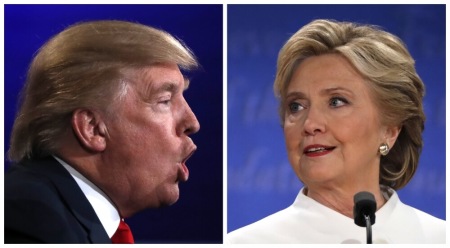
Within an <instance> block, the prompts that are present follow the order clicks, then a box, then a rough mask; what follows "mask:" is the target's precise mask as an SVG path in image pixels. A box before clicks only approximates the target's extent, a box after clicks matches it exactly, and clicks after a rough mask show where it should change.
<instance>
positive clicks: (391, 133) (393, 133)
mask: <svg viewBox="0 0 450 248" xmlns="http://www.w3.org/2000/svg"><path fill="white" fill-rule="evenodd" d="M400 131H402V128H401V127H399V126H392V127H387V129H386V133H385V140H386V142H387V143H388V145H389V147H393V146H394V144H395V142H396V141H397V138H398V135H399V134H400Z"/></svg>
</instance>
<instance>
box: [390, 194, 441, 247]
mask: <svg viewBox="0 0 450 248" xmlns="http://www.w3.org/2000/svg"><path fill="white" fill-rule="evenodd" d="M398 210H400V211H401V212H403V213H404V214H405V215H407V216H405V218H404V221H405V222H404V223H411V225H416V226H417V229H419V230H421V231H420V232H421V233H423V236H424V238H425V240H426V241H427V242H428V243H445V240H446V221H445V220H442V219H439V218H437V217H435V216H433V215H431V214H429V213H426V212H424V211H422V210H419V209H417V208H415V207H412V206H409V205H406V204H404V203H401V204H400V206H399V209H398ZM408 213H409V214H408ZM406 217H407V218H406Z"/></svg>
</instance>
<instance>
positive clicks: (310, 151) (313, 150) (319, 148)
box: [303, 144, 336, 157]
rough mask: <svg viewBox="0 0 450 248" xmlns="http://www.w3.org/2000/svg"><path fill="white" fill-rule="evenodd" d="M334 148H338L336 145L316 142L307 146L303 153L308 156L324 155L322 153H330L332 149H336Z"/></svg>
mask: <svg viewBox="0 0 450 248" xmlns="http://www.w3.org/2000/svg"><path fill="white" fill-rule="evenodd" d="M334 148H336V147H335V146H325V145H320V144H314V145H309V146H306V147H305V148H304V149H303V154H305V155H306V156H310V157H316V156H322V155H325V154H328V153H330V152H331V151H333V150H334Z"/></svg>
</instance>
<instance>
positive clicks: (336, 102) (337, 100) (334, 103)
mask: <svg viewBox="0 0 450 248" xmlns="http://www.w3.org/2000/svg"><path fill="white" fill-rule="evenodd" d="M347 103H348V101H347V100H345V99H344V98H341V97H333V98H331V99H330V106H331V107H335V108H337V107H341V106H344V105H345V104H347Z"/></svg>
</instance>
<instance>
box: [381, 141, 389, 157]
mask: <svg viewBox="0 0 450 248" xmlns="http://www.w3.org/2000/svg"><path fill="white" fill-rule="evenodd" d="M379 150H380V154H381V155H383V156H386V155H387V154H388V153H389V145H388V144H386V143H383V144H381V145H380V148H379Z"/></svg>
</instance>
